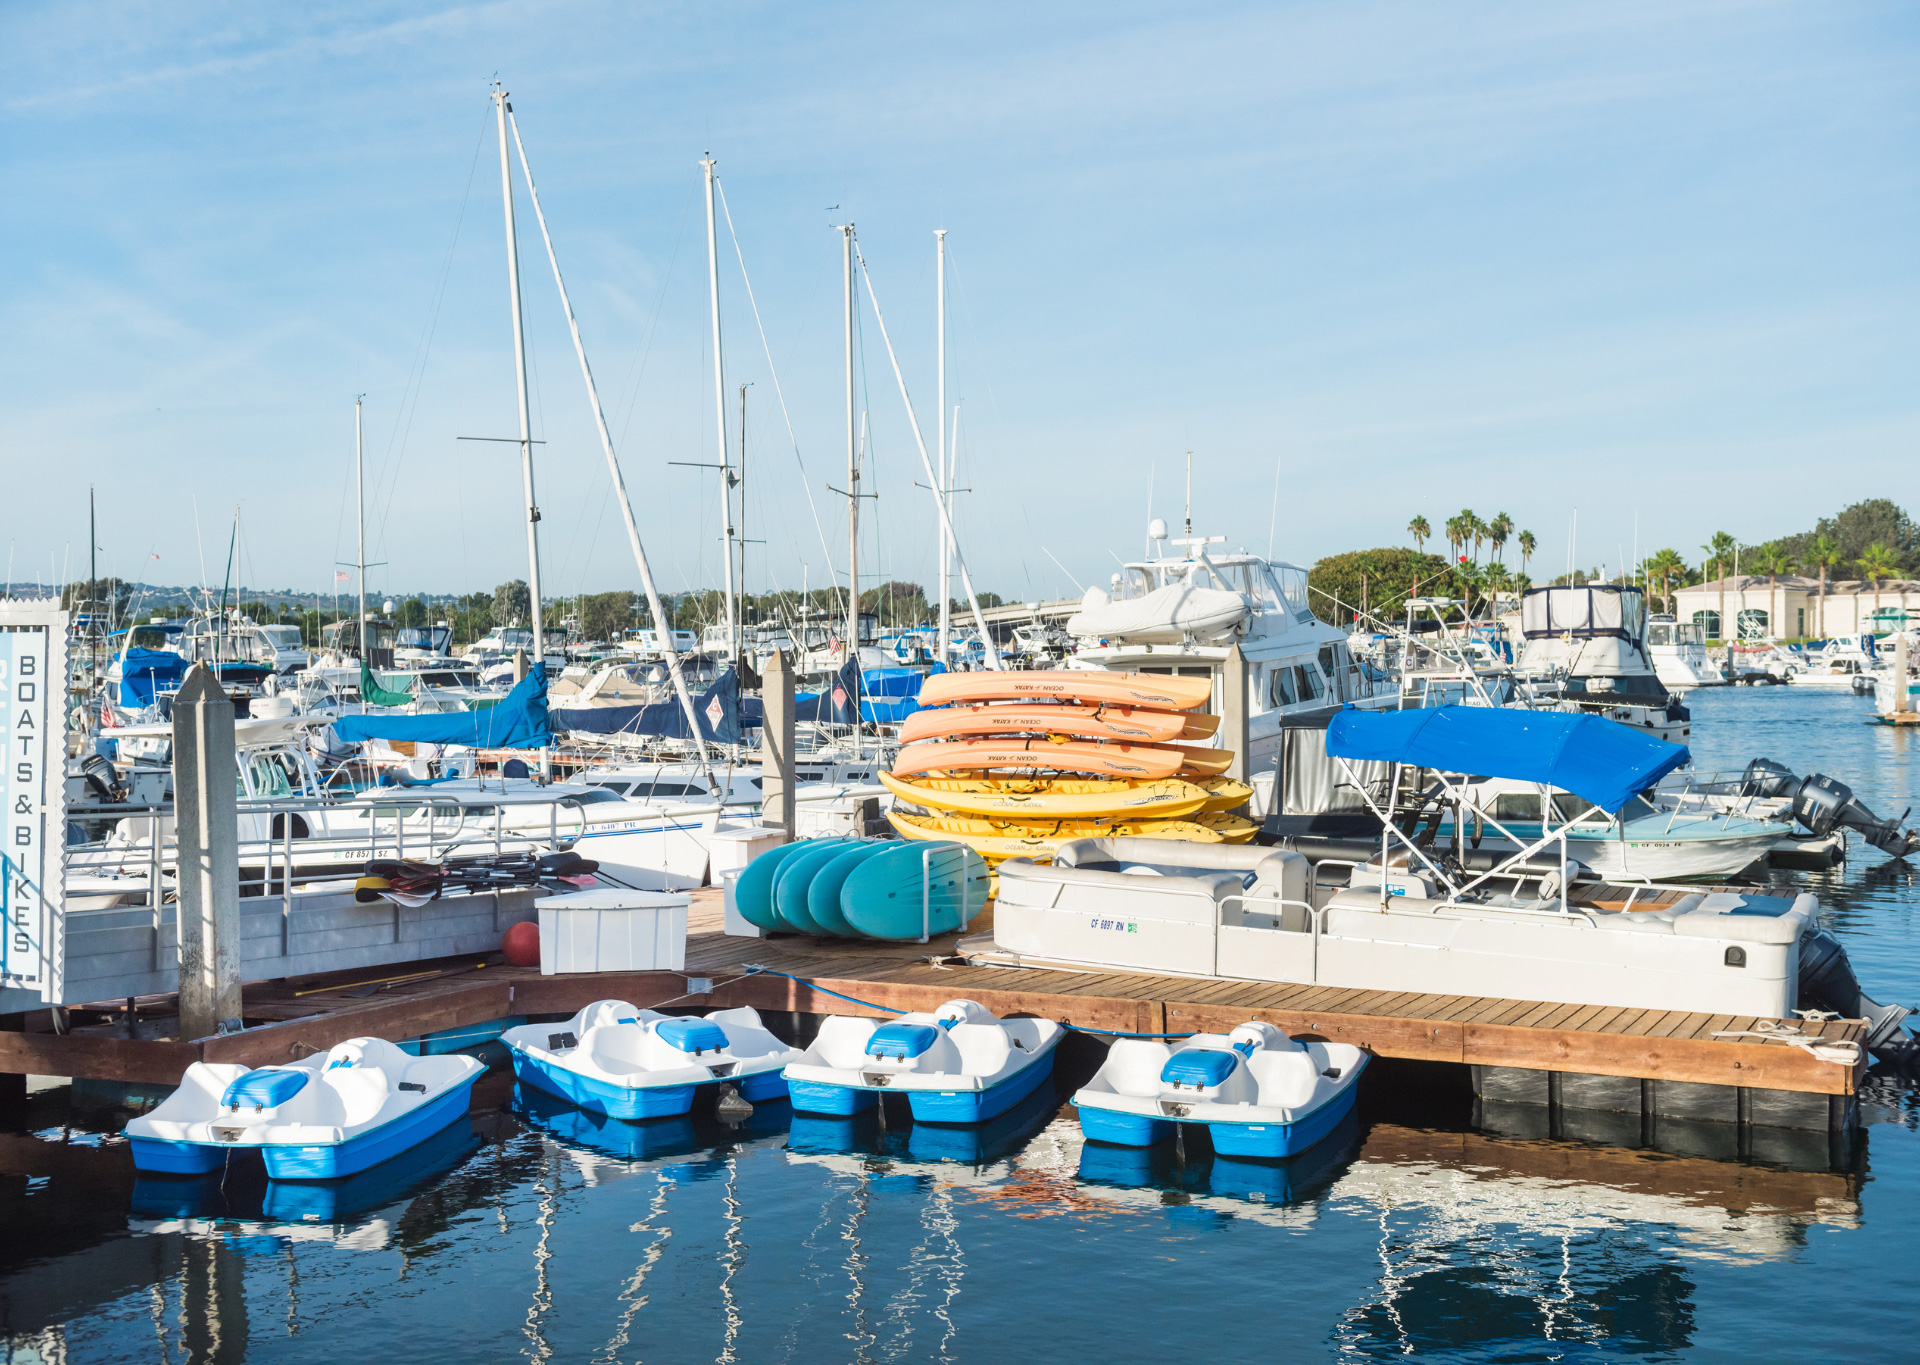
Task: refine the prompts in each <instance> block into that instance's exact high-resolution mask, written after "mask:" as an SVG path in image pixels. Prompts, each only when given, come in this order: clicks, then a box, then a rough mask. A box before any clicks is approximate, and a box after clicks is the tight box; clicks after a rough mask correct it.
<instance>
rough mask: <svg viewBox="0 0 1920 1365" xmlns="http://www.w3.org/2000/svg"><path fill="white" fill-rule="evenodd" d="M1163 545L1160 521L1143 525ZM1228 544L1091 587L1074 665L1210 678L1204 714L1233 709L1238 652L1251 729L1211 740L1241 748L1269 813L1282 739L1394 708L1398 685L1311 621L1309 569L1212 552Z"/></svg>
mask: <svg viewBox="0 0 1920 1365" xmlns="http://www.w3.org/2000/svg"><path fill="white" fill-rule="evenodd" d="M1148 535H1149V537H1150V538H1151V539H1152V540H1153V541H1154V542H1155V543H1156V544H1164V543H1168V538H1167V530H1166V525H1165V523H1164V522H1161V521H1158V520H1156V521H1154V522H1153V524H1152V525H1151V526H1150V527H1149V528H1148ZM1224 539H1225V537H1223V536H1214V537H1211V538H1187V539H1183V540H1176V541H1172V542H1171V543H1172V544H1174V545H1176V546H1179V547H1181V549H1182V550H1183V551H1184V553H1183V554H1182V555H1180V556H1178V557H1171V556H1167V557H1156V558H1152V559H1143V560H1137V561H1134V562H1132V563H1129V564H1126V565H1125V566H1124V567H1123V569H1122V571H1121V572H1119V573H1116V574H1114V575H1113V578H1112V581H1111V587H1110V589H1102V588H1098V587H1095V588H1091V589H1089V590H1088V592H1087V594H1086V597H1085V598H1084V599H1083V600H1082V602H1081V604H1080V610H1079V611H1078V612H1077V613H1076V614H1074V615H1073V616H1071V617H1069V618H1067V622H1066V627H1065V628H1066V631H1067V633H1068V634H1070V635H1072V636H1074V637H1076V639H1077V640H1078V642H1079V648H1078V652H1077V653H1075V654H1074V656H1073V657H1072V658H1071V659H1069V660H1068V661H1067V666H1068V667H1069V668H1076V669H1081V668H1087V669H1110V670H1115V671H1118V672H1123V673H1168V674H1174V675H1177V676H1180V677H1194V678H1211V679H1212V680H1213V700H1212V702H1211V703H1210V704H1209V705H1208V707H1207V709H1208V711H1210V712H1212V713H1213V714H1216V715H1218V714H1222V713H1223V711H1224V708H1225V705H1226V702H1227V697H1226V691H1225V689H1226V687H1227V684H1228V679H1227V676H1226V672H1227V665H1228V661H1229V658H1230V656H1231V654H1232V651H1233V650H1234V649H1235V648H1238V649H1239V651H1240V656H1241V658H1242V659H1243V660H1244V664H1245V669H1246V675H1245V680H1244V685H1245V688H1246V698H1247V733H1246V735H1245V736H1244V743H1243V737H1242V736H1238V735H1230V734H1228V733H1227V732H1226V730H1227V727H1222V729H1221V731H1220V733H1219V734H1217V735H1216V736H1215V737H1214V739H1213V740H1212V741H1211V742H1212V743H1214V744H1216V745H1221V746H1224V747H1227V748H1232V749H1242V750H1243V757H1244V761H1245V770H1246V772H1247V773H1248V774H1250V776H1249V778H1248V781H1249V782H1250V783H1251V784H1252V786H1253V788H1254V796H1253V801H1252V811H1253V814H1254V815H1255V816H1256V817H1258V816H1261V815H1264V814H1265V813H1266V811H1267V809H1268V806H1269V805H1270V803H1271V801H1272V798H1273V784H1274V775H1275V771H1276V765H1277V764H1278V761H1279V757H1280V749H1281V739H1282V735H1283V733H1284V732H1285V731H1286V730H1287V729H1288V728H1290V727H1297V726H1299V725H1301V724H1303V723H1305V724H1308V725H1314V724H1316V723H1317V722H1318V721H1324V719H1325V718H1326V716H1327V715H1329V714H1330V713H1331V712H1332V711H1334V710H1335V709H1337V708H1339V707H1342V706H1348V705H1353V706H1359V707H1363V708H1378V707H1387V706H1392V705H1396V704H1397V703H1398V697H1397V695H1396V694H1395V691H1394V689H1393V687H1392V686H1391V684H1389V683H1387V682H1385V681H1384V680H1382V679H1381V678H1380V675H1379V674H1378V673H1377V671H1375V670H1373V669H1371V668H1367V667H1363V666H1362V665H1361V664H1360V663H1358V662H1357V661H1356V660H1355V659H1354V658H1353V656H1352V654H1351V653H1350V652H1349V647H1348V638H1347V635H1346V632H1344V631H1341V630H1339V629H1336V628H1335V627H1333V626H1330V625H1328V624H1327V623H1326V622H1324V621H1322V620H1320V619H1319V618H1318V617H1317V616H1315V615H1314V613H1313V610H1312V608H1311V607H1310V606H1309V605H1308V601H1307V571H1306V570H1305V569H1302V568H1299V567H1297V566H1295V565H1292V564H1286V563H1282V562H1279V561H1272V560H1267V559H1264V558H1262V557H1260V556H1259V555H1255V554H1249V553H1248V552H1246V551H1245V550H1239V551H1232V552H1228V551H1223V550H1218V549H1214V548H1212V547H1214V546H1216V545H1219V544H1221V543H1222V542H1223V541H1224Z"/></svg>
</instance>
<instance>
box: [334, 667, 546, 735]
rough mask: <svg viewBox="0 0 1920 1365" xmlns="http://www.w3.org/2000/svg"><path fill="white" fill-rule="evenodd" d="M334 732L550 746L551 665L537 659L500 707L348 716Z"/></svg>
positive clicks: (338, 721) (344, 717) (335, 727)
mask: <svg viewBox="0 0 1920 1365" xmlns="http://www.w3.org/2000/svg"><path fill="white" fill-rule="evenodd" d="M333 732H334V734H336V735H338V736H339V737H340V738H341V739H343V740H348V741H350V742H353V743H359V742H360V741H361V740H367V739H398V740H410V741H412V742H413V743H415V744H464V745H466V746H468V747H469V748H473V749H544V748H546V747H547V746H548V745H550V744H552V743H553V731H552V729H551V727H550V726H549V724H548V721H547V666H546V664H545V663H544V662H543V661H540V660H535V661H534V662H533V663H532V664H530V665H528V667H527V676H526V677H524V678H522V679H521V680H520V681H519V682H518V683H516V684H514V688H513V691H511V692H509V693H507V695H506V696H505V697H504V698H502V699H501V701H500V704H499V705H498V706H490V707H488V708H487V709H486V710H484V711H450V712H446V713H444V714H439V715H426V716H342V717H341V718H340V719H339V720H336V721H335V722H334V723H333Z"/></svg>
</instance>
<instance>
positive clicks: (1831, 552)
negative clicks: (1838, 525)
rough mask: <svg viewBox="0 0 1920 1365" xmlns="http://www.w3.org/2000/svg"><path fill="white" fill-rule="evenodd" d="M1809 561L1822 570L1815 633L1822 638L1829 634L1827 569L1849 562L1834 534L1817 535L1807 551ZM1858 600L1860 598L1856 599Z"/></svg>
mask: <svg viewBox="0 0 1920 1365" xmlns="http://www.w3.org/2000/svg"><path fill="white" fill-rule="evenodd" d="M1807 562H1808V563H1809V564H1811V565H1813V566H1814V567H1815V568H1817V569H1819V570H1820V600H1819V603H1818V604H1817V607H1816V611H1817V613H1818V614H1817V615H1816V616H1815V618H1814V620H1815V625H1814V633H1815V634H1816V635H1818V636H1819V637H1820V638H1821V639H1823V640H1824V639H1825V638H1826V636H1827V570H1828V569H1832V568H1836V567H1838V566H1839V565H1841V564H1844V563H1846V562H1847V560H1846V556H1844V555H1842V554H1841V553H1840V542H1839V541H1837V540H1835V539H1834V538H1833V537H1832V536H1815V537H1814V538H1813V545H1812V547H1811V548H1810V549H1809V550H1808V552H1807ZM1855 600H1858V599H1855Z"/></svg>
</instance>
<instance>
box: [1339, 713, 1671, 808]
mask: <svg viewBox="0 0 1920 1365" xmlns="http://www.w3.org/2000/svg"><path fill="white" fill-rule="evenodd" d="M1327 752H1328V753H1329V754H1330V755H1332V756H1333V757H1335V758H1350V759H1365V760H1368V761H1372V762H1380V763H1407V764H1411V765H1413V766H1415V767H1421V768H1433V769H1436V770H1438V771H1440V772H1447V773H1473V774H1484V775H1486V776H1488V777H1508V778H1517V779H1519V780H1520V781H1523V782H1543V783H1545V784H1546V785H1547V786H1549V787H1557V788H1559V789H1560V790H1561V791H1569V792H1572V793H1573V794H1574V795H1575V796H1578V797H1581V798H1583V799H1585V800H1587V801H1591V802H1592V803H1593V804H1594V805H1596V806H1598V807H1600V809H1602V810H1604V811H1607V812H1608V813H1610V814H1611V813H1613V812H1617V811H1618V810H1619V809H1620V807H1622V806H1624V805H1625V804H1626V803H1627V799H1628V798H1629V797H1631V796H1632V795H1634V793H1636V792H1640V791H1645V790H1646V789H1647V788H1648V787H1650V786H1652V785H1653V784H1654V783H1655V782H1658V781H1659V780H1660V779H1661V778H1662V777H1664V776H1665V775H1666V774H1667V773H1670V772H1672V771H1673V770H1674V769H1675V768H1678V767H1680V766H1681V765H1682V764H1684V763H1687V762H1689V761H1690V760H1691V757H1692V755H1690V754H1689V753H1688V752H1687V750H1686V748H1685V746H1683V745H1679V744H1669V743H1667V742H1666V741H1665V740H1662V739H1655V738H1654V737H1653V736H1652V735H1647V734H1642V733H1641V732H1640V731H1638V730H1633V729H1630V728H1628V727H1627V726H1625V725H1621V724H1619V723H1618V722H1617V721H1611V720H1608V719H1606V717H1604V716H1595V715H1589V714H1587V713H1585V712H1568V711H1525V710H1520V709H1517V708H1507V707H1492V706H1431V707H1424V708H1421V709H1419V710H1410V711H1359V710H1355V709H1353V708H1351V707H1349V708H1348V709H1347V710H1344V711H1342V712H1340V713H1339V714H1338V715H1336V716H1335V717H1334V718H1333V723H1332V724H1330V725H1329V726H1328V727H1327Z"/></svg>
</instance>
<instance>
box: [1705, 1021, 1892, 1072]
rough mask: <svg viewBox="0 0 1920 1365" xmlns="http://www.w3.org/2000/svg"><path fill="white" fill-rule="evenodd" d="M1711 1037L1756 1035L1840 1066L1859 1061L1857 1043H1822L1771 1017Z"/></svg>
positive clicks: (1765, 1041)
mask: <svg viewBox="0 0 1920 1365" xmlns="http://www.w3.org/2000/svg"><path fill="white" fill-rule="evenodd" d="M1811 1012H1814V1013H1817V1012H1818V1011H1811ZM1713 1036H1714V1037H1715V1038H1758V1039H1759V1040H1760V1041H1761V1042H1763V1043H1785V1044H1786V1045H1787V1046H1788V1047H1797V1048H1799V1049H1800V1050H1801V1051H1802V1052H1808V1053H1811V1054H1812V1055H1813V1056H1815V1057H1818V1058H1819V1059H1820V1060H1821V1061H1823V1062H1836V1063H1838V1064H1839V1065H1841V1066H1854V1065H1857V1064H1858V1063H1859V1061H1860V1044H1858V1043H1855V1042H1851V1041H1848V1040H1841V1041H1839V1042H1826V1041H1823V1040H1822V1039H1820V1038H1818V1037H1815V1036H1814V1035H1812V1034H1809V1033H1805V1032H1803V1031H1802V1030H1801V1029H1800V1027H1799V1026H1798V1025H1795V1024H1776V1023H1774V1022H1773V1020H1771V1019H1762V1020H1760V1021H1759V1022H1758V1023H1757V1024H1755V1025H1754V1026H1753V1027H1752V1028H1750V1029H1725V1030H1722V1031H1720V1032H1718V1033H1715V1034H1714V1035H1713Z"/></svg>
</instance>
